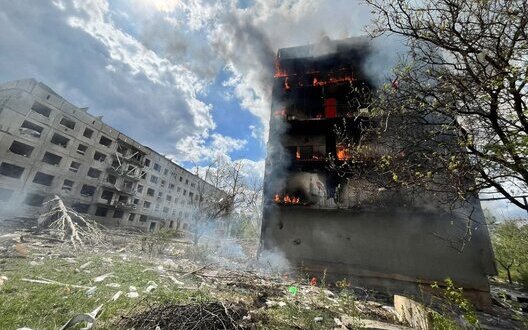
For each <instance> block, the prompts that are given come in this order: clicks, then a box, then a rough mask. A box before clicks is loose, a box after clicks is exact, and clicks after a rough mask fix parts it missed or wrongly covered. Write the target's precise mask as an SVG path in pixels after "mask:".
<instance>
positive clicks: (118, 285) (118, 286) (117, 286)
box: [106, 283, 121, 288]
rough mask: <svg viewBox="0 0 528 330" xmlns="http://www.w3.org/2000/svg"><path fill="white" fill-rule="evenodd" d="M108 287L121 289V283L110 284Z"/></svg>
mask: <svg viewBox="0 0 528 330" xmlns="http://www.w3.org/2000/svg"><path fill="white" fill-rule="evenodd" d="M106 286H107V287H109V288H120V287H121V284H119V283H108V284H107V285H106Z"/></svg>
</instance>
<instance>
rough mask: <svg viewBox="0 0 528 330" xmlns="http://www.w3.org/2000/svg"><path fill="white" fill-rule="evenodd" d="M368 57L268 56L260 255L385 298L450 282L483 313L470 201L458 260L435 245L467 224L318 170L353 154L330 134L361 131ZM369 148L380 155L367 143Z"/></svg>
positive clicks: (483, 269)
mask: <svg viewBox="0 0 528 330" xmlns="http://www.w3.org/2000/svg"><path fill="white" fill-rule="evenodd" d="M370 51H371V49H370V44H369V42H368V40H366V39H363V38H350V39H345V40H338V41H331V40H328V39H327V40H324V41H323V42H321V43H317V44H312V45H306V46H299V47H291V48H284V49H280V50H279V51H278V54H277V59H276V71H275V79H274V85H273V100H272V109H271V119H270V135H269V136H270V138H269V141H268V157H267V160H266V172H265V179H264V215H263V224H262V232H261V247H260V249H261V252H266V251H271V252H279V253H281V254H283V255H284V256H285V257H286V258H287V259H288V260H289V261H290V262H291V263H292V264H294V265H296V266H299V267H302V270H303V272H305V273H319V274H321V273H323V272H325V271H326V274H327V276H329V277H331V278H333V279H342V278H345V277H347V278H350V279H351V281H352V283H353V285H360V286H366V287H373V288H378V289H381V290H384V291H389V292H393V293H394V292H408V293H411V294H415V295H419V294H420V292H421V291H420V288H419V285H420V284H424V285H425V286H426V287H427V286H428V285H429V284H430V283H432V282H434V281H439V282H442V281H443V280H444V279H446V278H447V277H450V278H452V279H453V280H454V281H455V283H457V285H461V286H463V287H464V288H465V289H466V292H469V293H471V294H473V295H474V296H475V297H476V298H475V300H476V301H477V302H479V303H480V305H481V306H482V305H485V304H487V303H489V302H490V300H489V284H488V278H487V276H488V275H490V274H495V273H496V269H495V267H494V263H493V252H492V250H491V244H490V239H489V234H488V230H487V227H486V224H485V222H484V217H483V214H482V209H481V207H480V203H479V201H478V200H476V201H475V203H473V205H472V210H470V212H471V214H472V217H473V220H474V222H472V223H471V225H472V226H473V227H475V228H471V230H472V236H471V239H468V241H467V243H466V245H465V246H464V249H463V250H462V251H461V252H459V251H457V250H456V249H455V248H453V246H452V245H451V243H452V242H450V241H449V240H446V239H443V237H454V238H456V239H462V238H463V236H464V235H465V234H466V231H465V230H466V229H467V217H466V218H464V216H460V214H458V215H457V214H446V213H444V212H442V211H440V209H439V208H435V207H431V206H430V205H429V208H427V207H425V205H426V204H427V197H426V195H424V196H422V199H423V201H422V203H421V205H420V203H417V204H418V205H409V204H408V203H407V202H406V199H405V196H404V195H403V194H400V192H399V191H385V190H383V189H378V187H376V186H373V184H372V183H371V182H369V181H368V180H367V179H365V178H364V177H362V176H361V175H356V176H355V177H354V179H350V176H348V177H347V175H339V174H338V173H336V172H335V171H332V170H331V168H329V166H328V162H327V159H328V157H329V156H331V157H333V158H334V159H335V162H337V163H339V164H342V163H344V162H347V161H350V159H351V157H352V155H351V152H353V151H351V150H350V149H349V148H348V147H347V145H342V144H340V141H339V139H338V138H337V136H336V135H337V133H336V125H339V124H340V123H343V120H346V121H347V123H348V127H347V128H346V129H347V130H348V132H347V134H349V136H351V139H353V140H354V141H356V142H357V141H358V139H359V137H360V132H361V127H365V126H362V125H367V124H368V122H369V114H368V110H367V109H368V103H365V102H366V101H368V98H366V97H364V96H365V95H364V93H368V92H369V91H372V90H373V89H374V87H373V84H372V82H371V79H369V76H368V74H367V73H366V72H365V65H366V64H367V59H368V56H369V52H370ZM395 106H397V105H395ZM369 147H371V148H372V149H371V150H377V151H376V152H378V151H379V150H381V151H380V152H382V151H383V146H380V144H379V142H376V141H374V142H372V145H370V146H369ZM358 171H361V168H358ZM359 173H361V172H359ZM479 299H480V300H479Z"/></svg>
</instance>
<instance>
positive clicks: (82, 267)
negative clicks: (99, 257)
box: [79, 261, 92, 269]
mask: <svg viewBox="0 0 528 330" xmlns="http://www.w3.org/2000/svg"><path fill="white" fill-rule="evenodd" d="M91 264H92V262H91V261H88V262H87V263H84V264H82V265H81V267H79V269H85V268H86V267H88V266H90V265H91Z"/></svg>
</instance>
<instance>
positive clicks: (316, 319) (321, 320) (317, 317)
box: [314, 316, 323, 323]
mask: <svg viewBox="0 0 528 330" xmlns="http://www.w3.org/2000/svg"><path fill="white" fill-rule="evenodd" d="M314 322H316V323H318V322H323V318H322V317H321V316H316V317H315V318H314Z"/></svg>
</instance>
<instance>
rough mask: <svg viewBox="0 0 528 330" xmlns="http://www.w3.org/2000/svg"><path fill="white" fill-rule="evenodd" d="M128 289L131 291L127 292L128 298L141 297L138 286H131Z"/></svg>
mask: <svg viewBox="0 0 528 330" xmlns="http://www.w3.org/2000/svg"><path fill="white" fill-rule="evenodd" d="M128 290H129V291H130V292H129V293H127V297H128V298H138V297H139V293H137V288H136V287H135V286H130V287H129V288H128Z"/></svg>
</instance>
